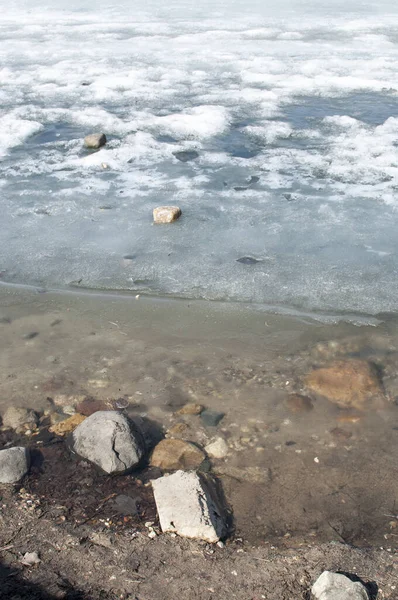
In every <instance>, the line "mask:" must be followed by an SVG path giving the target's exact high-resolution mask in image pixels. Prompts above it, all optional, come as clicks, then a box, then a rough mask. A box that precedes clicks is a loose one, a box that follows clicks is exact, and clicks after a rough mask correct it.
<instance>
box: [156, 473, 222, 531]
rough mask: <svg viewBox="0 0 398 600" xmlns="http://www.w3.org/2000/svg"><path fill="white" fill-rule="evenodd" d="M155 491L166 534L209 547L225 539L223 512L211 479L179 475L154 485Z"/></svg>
mask: <svg viewBox="0 0 398 600" xmlns="http://www.w3.org/2000/svg"><path fill="white" fill-rule="evenodd" d="M152 487H153V493H154V496H155V502H156V507H157V510H158V514H159V521H160V526H161V528H162V531H163V532H174V533H177V534H178V535H181V536H183V537H187V538H193V539H200V540H205V541H206V542H210V543H215V542H218V541H219V539H220V538H222V537H224V536H225V535H226V533H227V528H226V524H225V518H224V508H223V506H222V505H221V502H220V501H219V499H218V496H217V493H216V490H215V486H214V483H213V482H212V481H211V480H210V479H209V478H206V479H205V478H204V477H200V476H199V475H198V474H197V473H194V472H190V473H186V472H185V471H177V472H176V473H173V474H172V475H166V476H164V477H160V478H159V479H156V480H154V481H152Z"/></svg>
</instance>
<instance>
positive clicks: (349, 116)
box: [0, 0, 398, 314]
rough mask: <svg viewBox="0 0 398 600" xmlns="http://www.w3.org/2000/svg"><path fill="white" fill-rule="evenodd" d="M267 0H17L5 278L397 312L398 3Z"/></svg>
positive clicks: (1, 263) (6, 136) (1, 138)
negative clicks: (168, 208) (159, 218)
mask: <svg viewBox="0 0 398 600" xmlns="http://www.w3.org/2000/svg"><path fill="white" fill-rule="evenodd" d="M198 4H199V3H198ZM263 4H264V3H263V2H259V1H256V0H249V1H248V2H245V3H244V5H242V3H241V2H236V1H228V2H226V1H225V2H221V1H218V2H211V3H210V2H201V3H200V5H198V6H192V5H191V3H186V2H183V1H182V0H179V1H177V0H176V1H174V2H170V3H169V2H168V3H167V5H165V3H163V2H160V0H159V1H152V2H145V3H144V2H135V3H134V4H132V3H131V2H127V1H124V0H122V1H121V2H118V3H116V4H115V3H112V6H109V5H108V4H107V3H99V4H98V3H96V6H95V9H94V8H93V5H92V3H88V2H84V1H83V0H80V1H77V0H74V1H73V2H68V3H66V2H61V1H58V2H55V3H54V2H52V3H51V5H50V6H46V5H44V4H43V3H39V4H38V3H36V2H35V3H34V6H33V4H32V3H31V2H21V1H16V2H13V3H10V4H9V5H8V7H7V9H6V10H5V11H3V12H2V16H1V17H0V83H1V87H0V203H1V210H2V228H1V232H0V271H1V273H2V279H3V281H7V282H13V283H29V284H33V285H40V286H48V287H56V288H63V287H69V286H73V287H75V286H83V287H88V288H102V289H111V290H134V291H135V292H136V293H137V292H138V293H149V294H157V295H173V296H183V297H187V298H198V297H200V298H208V299H217V300H237V301H244V302H255V303H258V304H265V305H278V306H287V307H295V308H298V309H300V310H306V311H311V310H315V311H337V312H338V311H342V312H347V311H349V312H355V313H367V314H377V313H380V312H394V311H396V309H397V305H398V300H397V298H398V278H397V260H396V256H397V236H396V207H397V201H396V190H397V184H398V152H397V144H398V93H397V89H396V86H397V81H398V77H397V76H398V60H397V58H398V45H397V42H398V11H397V10H396V8H395V6H394V3H393V2H382V3H380V2H365V3H364V2H353V1H352V2H344V3H342V2H333V1H332V2H328V3H322V2H307V3H304V4H303V3H301V2H298V1H297V0H293V1H291V2H289V1H285V2H282V3H280V2H278V3H273V2H271V3H266V6H263ZM92 131H104V132H105V133H106V134H107V137H108V140H109V141H108V144H107V146H106V148H104V149H101V150H100V151H99V152H95V153H89V152H87V151H85V150H84V149H83V147H82V139H83V137H84V136H85V135H86V134H87V133H90V132H92ZM184 149H195V150H196V151H197V152H198V153H199V157H198V158H197V159H195V160H193V161H190V162H187V163H182V162H179V161H178V160H177V159H176V158H175V157H174V155H173V152H175V151H178V150H184ZM104 166H105V168H104ZM252 177H255V178H258V180H257V179H255V180H251V178H252ZM236 188H237V189H236ZM160 204H178V205H179V206H180V207H181V209H182V211H183V217H182V218H181V219H180V221H178V223H176V224H174V225H172V226H167V227H157V226H153V224H152V222H151V213H152V209H153V208H154V207H155V206H157V205H160ZM125 257H128V258H125ZM243 257H250V258H252V259H255V261H251V262H252V264H250V261H244V262H237V261H238V259H240V258H243Z"/></svg>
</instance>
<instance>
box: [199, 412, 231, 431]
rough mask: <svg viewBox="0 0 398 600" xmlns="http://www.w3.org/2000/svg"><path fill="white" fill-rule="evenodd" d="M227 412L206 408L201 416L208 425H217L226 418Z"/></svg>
mask: <svg viewBox="0 0 398 600" xmlns="http://www.w3.org/2000/svg"><path fill="white" fill-rule="evenodd" d="M224 416H225V413H223V412H219V411H217V410H208V409H206V410H204V411H202V412H201V414H200V418H201V419H202V421H203V423H204V424H205V425H207V427H217V425H218V424H219V422H220V421H221V420H222V419H223V418H224Z"/></svg>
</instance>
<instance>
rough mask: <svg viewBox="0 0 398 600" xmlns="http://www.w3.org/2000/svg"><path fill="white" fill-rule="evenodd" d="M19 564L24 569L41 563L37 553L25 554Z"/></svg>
mask: <svg viewBox="0 0 398 600" xmlns="http://www.w3.org/2000/svg"><path fill="white" fill-rule="evenodd" d="M21 563H22V564H23V565H25V566H26V567H33V565H38V564H39V563H41V560H40V558H39V555H38V554H37V552H26V553H25V554H24V555H23V557H22V559H21Z"/></svg>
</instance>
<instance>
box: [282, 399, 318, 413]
mask: <svg viewBox="0 0 398 600" xmlns="http://www.w3.org/2000/svg"><path fill="white" fill-rule="evenodd" d="M286 406H287V408H288V409H289V410H290V412H292V413H302V412H309V411H310V410H312V409H313V408H314V405H313V404H312V401H311V399H310V398H308V396H303V395H302V394H290V395H289V396H288V398H287V399H286Z"/></svg>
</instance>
